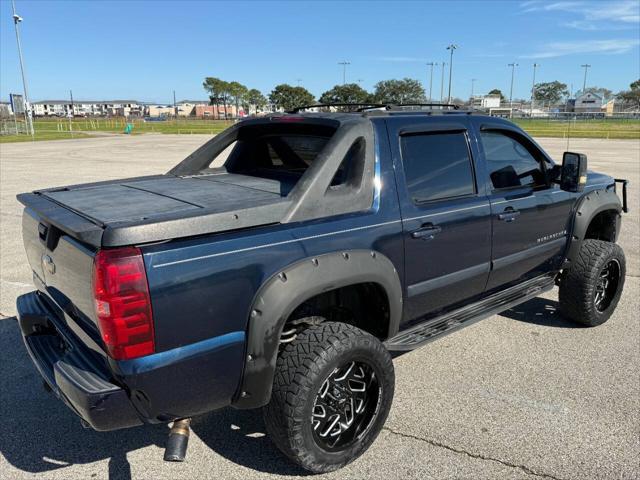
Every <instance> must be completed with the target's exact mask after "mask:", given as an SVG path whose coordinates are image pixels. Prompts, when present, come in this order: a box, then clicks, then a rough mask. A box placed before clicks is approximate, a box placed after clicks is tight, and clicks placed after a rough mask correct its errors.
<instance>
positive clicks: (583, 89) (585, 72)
mask: <svg viewBox="0 0 640 480" xmlns="http://www.w3.org/2000/svg"><path fill="white" fill-rule="evenodd" d="M580 66H581V67H582V68H584V81H583V82H582V94H583V95H584V91H585V90H586V89H587V70H588V69H590V68H591V65H589V64H588V63H585V64H584V65H580Z"/></svg>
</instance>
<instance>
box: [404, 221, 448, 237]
mask: <svg viewBox="0 0 640 480" xmlns="http://www.w3.org/2000/svg"><path fill="white" fill-rule="evenodd" d="M441 231H442V228H440V227H438V226H437V225H434V224H432V223H426V224H424V225H423V226H422V227H420V228H419V229H418V230H414V231H413V232H411V238H419V239H421V240H433V237H435V236H436V235H437V234H438V233H440V232H441Z"/></svg>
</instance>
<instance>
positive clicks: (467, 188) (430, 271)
mask: <svg viewBox="0 0 640 480" xmlns="http://www.w3.org/2000/svg"><path fill="white" fill-rule="evenodd" d="M429 120H431V119H429ZM387 125H388V128H389V136H390V144H391V149H392V152H393V156H394V167H395V171H396V181H397V184H398V193H399V201H400V210H401V214H402V228H403V236H404V247H405V287H406V301H405V305H404V308H405V319H407V320H411V319H414V318H417V317H420V316H423V315H425V314H428V313H432V312H435V311H437V310H440V309H443V308H445V307H449V306H453V305H455V304H456V303H459V302H462V301H463V300H465V299H468V298H471V297H473V296H476V295H479V294H481V293H482V292H483V290H484V287H485V285H486V281H487V277H488V275H489V268H490V258H491V251H490V249H491V219H490V206H489V200H488V198H487V197H486V195H485V194H484V191H482V192H479V191H478V187H477V184H476V174H475V168H474V164H473V157H472V153H471V148H470V143H469V136H468V132H467V121H466V119H464V118H460V117H457V118H455V119H453V118H452V119H445V118H443V119H437V120H436V119H433V121H424V120H423V121H422V123H418V124H416V120H415V117H414V118H407V117H395V118H393V117H392V118H389V119H388V120H387Z"/></svg>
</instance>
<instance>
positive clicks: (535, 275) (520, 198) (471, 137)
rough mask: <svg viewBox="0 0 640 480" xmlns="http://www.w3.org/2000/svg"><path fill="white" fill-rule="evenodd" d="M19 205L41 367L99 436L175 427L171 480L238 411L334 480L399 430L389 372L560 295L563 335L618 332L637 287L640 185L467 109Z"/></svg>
mask: <svg viewBox="0 0 640 480" xmlns="http://www.w3.org/2000/svg"><path fill="white" fill-rule="evenodd" d="M149 120H152V119H149ZM157 120H159V119H153V120H152V121H157ZM229 150H230V153H229ZM223 152H225V153H224V155H227V154H228V156H226V160H224V161H222V160H220V157H219V156H221V155H223ZM620 183H621V184H622V191H621V192H620V193H621V194H622V196H623V201H622V202H621V200H620V199H619V198H618V195H617V193H616V188H617V185H618V184H620ZM18 200H19V201H20V202H22V203H23V204H24V205H25V209H24V214H23V220H22V225H23V227H22V228H23V238H24V244H25V249H26V253H27V258H28V260H29V263H30V265H31V269H32V270H33V279H34V282H35V284H36V287H37V291H34V292H32V293H28V294H26V295H23V296H21V297H19V298H18V321H19V323H20V327H21V330H22V334H23V336H24V342H25V345H26V347H27V350H28V352H29V354H30V356H31V359H32V360H33V362H34V364H35V366H36V368H37V369H38V371H39V372H40V374H41V375H42V376H43V377H44V379H45V381H46V383H47V384H48V385H49V387H51V389H53V391H54V392H55V393H56V395H57V396H58V397H59V398H60V399H61V400H62V401H64V402H65V403H66V404H67V405H68V406H69V407H70V408H71V409H72V410H73V411H74V412H75V413H76V414H77V415H79V416H80V417H81V418H82V419H83V421H84V422H86V423H87V424H89V425H90V426H92V427H93V428H95V429H96V430H114V429H118V428H125V427H132V426H135V425H140V424H143V423H167V422H171V421H174V425H173V428H172V435H173V436H172V437H170V444H169V445H170V446H169V447H168V449H167V452H170V453H169V454H168V455H167V457H166V458H168V459H174V460H181V459H183V458H184V449H185V448H186V443H185V442H184V441H182V442H180V439H184V438H185V435H187V434H188V431H189V427H188V421H189V420H188V419H189V418H190V417H192V416H195V415H200V414H203V413H206V412H209V411H211V410H215V409H218V408H222V407H226V406H229V405H230V406H233V407H235V408H242V409H245V408H258V407H262V408H263V412H264V420H265V425H266V429H267V432H268V433H269V435H270V437H271V439H272V440H273V442H274V443H275V444H276V445H277V446H278V448H279V449H280V450H281V451H282V452H283V453H284V454H285V455H286V456H287V457H289V458H290V459H291V460H293V461H294V462H296V463H298V464H299V465H301V466H302V467H304V468H306V469H308V470H310V471H312V472H327V471H331V470H335V469H337V468H340V467H342V466H344V465H346V464H347V463H349V462H351V461H352V460H354V459H355V458H357V457H358V456H359V455H361V454H362V453H363V452H364V451H366V450H367V448H369V446H370V445H371V444H372V442H373V441H374V439H375V438H376V437H377V435H378V433H379V432H380V430H381V428H382V426H383V424H384V422H385V420H386V418H387V415H388V413H389V409H390V406H391V402H392V399H393V394H394V384H395V377H394V368H393V362H392V358H391V355H390V353H389V352H392V351H408V350H412V349H415V348H418V347H421V346H423V345H425V344H427V343H428V342H430V341H432V340H434V339H436V338H440V337H441V336H443V335H446V334H448V333H451V332H453V331H455V330H457V329H459V328H461V327H464V326H467V325H470V324H471V323H473V322H475V321H477V320H480V319H483V318H486V317H489V316H490V315H492V314H495V313H498V312H501V311H503V310H506V309H509V308H512V307H514V306H515V305H518V304H520V303H522V302H525V301H527V300H529V299H531V298H533V297H535V296H537V295H539V294H541V293H542V292H545V291H547V290H550V289H551V288H552V287H553V286H554V285H556V284H559V286H560V289H559V291H560V303H559V305H560V311H561V312H562V313H563V314H564V315H565V316H566V317H568V318H570V319H572V320H574V321H575V322H577V323H579V324H581V325H584V326H595V325H600V324H602V323H604V322H605V321H607V319H609V317H610V316H611V315H612V313H613V311H614V310H615V308H616V305H617V304H618V300H619V299H620V295H621V293H622V289H623V285H624V281H625V257H624V253H623V251H622V249H621V248H620V246H618V245H617V244H616V243H615V242H616V239H617V238H618V235H619V233H620V225H621V212H622V211H626V181H623V180H615V179H613V178H611V177H609V176H607V175H604V174H601V173H596V172H592V171H589V172H587V171H586V157H585V156H584V155H580V154H575V153H569V152H567V153H565V154H564V158H563V164H562V166H560V165H556V164H555V163H554V162H553V160H552V159H551V158H550V157H549V156H548V155H547V154H546V153H545V152H544V151H543V150H542V149H541V148H540V147H539V146H538V145H537V144H536V142H535V141H534V140H532V139H531V138H530V137H529V136H528V135H527V134H526V133H524V132H523V131H522V130H521V129H520V128H518V127H517V126H516V125H514V124H512V123H510V122H508V121H506V120H502V119H498V118H492V117H488V116H484V115H476V114H472V112H466V111H461V110H457V109H451V110H448V109H440V108H438V109H434V110H432V109H430V108H426V109H424V110H422V111H411V112H407V111H405V110H404V109H403V108H398V107H393V106H386V107H384V108H383V109H382V110H380V109H378V110H376V111H367V110H366V109H365V111H361V112H354V113H312V114H310V113H301V112H296V113H292V114H272V115H268V116H266V117H263V118H257V119H248V120H245V121H242V122H238V123H236V124H234V125H233V126H232V127H230V128H228V129H227V130H225V131H224V132H222V133H221V134H220V135H218V136H216V137H215V138H213V139H212V140H210V141H209V142H207V143H205V144H204V145H203V146H201V147H200V148H198V149H197V150H196V151H195V152H194V153H192V154H191V155H189V156H188V157H187V158H186V159H185V160H184V161H182V162H181V163H180V164H178V165H177V166H176V167H175V168H173V169H172V170H171V171H169V172H168V173H166V174H164V175H162V174H160V175H153V176H148V177H138V178H129V179H124V180H109V181H105V182H100V183H93V184H86V185H74V186H69V187H63V188H52V189H48V190H39V191H36V192H34V193H24V194H21V195H18ZM469 401H473V399H470V400H469ZM411 421H412V422H420V421H421V419H419V418H415V419H411ZM178 444H179V445H181V447H180V448H181V450H180V448H178V447H175V445H178ZM171 445H173V447H171ZM174 447H175V448H174ZM176 449H177V450H176ZM174 450H175V451H174ZM178 450H180V451H178ZM176 452H177V453H176ZM379 454H380V455H385V452H383V451H381V452H379Z"/></svg>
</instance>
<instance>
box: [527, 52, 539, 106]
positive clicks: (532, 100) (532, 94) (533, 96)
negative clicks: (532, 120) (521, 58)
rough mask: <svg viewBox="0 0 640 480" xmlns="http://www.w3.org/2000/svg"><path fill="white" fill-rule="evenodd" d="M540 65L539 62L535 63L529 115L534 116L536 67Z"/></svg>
mask: <svg viewBox="0 0 640 480" xmlns="http://www.w3.org/2000/svg"><path fill="white" fill-rule="evenodd" d="M539 66H540V64H539V63H534V64H533V82H532V83H531V107H530V108H529V116H530V117H532V116H533V102H534V101H535V99H536V68H538V67H539Z"/></svg>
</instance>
